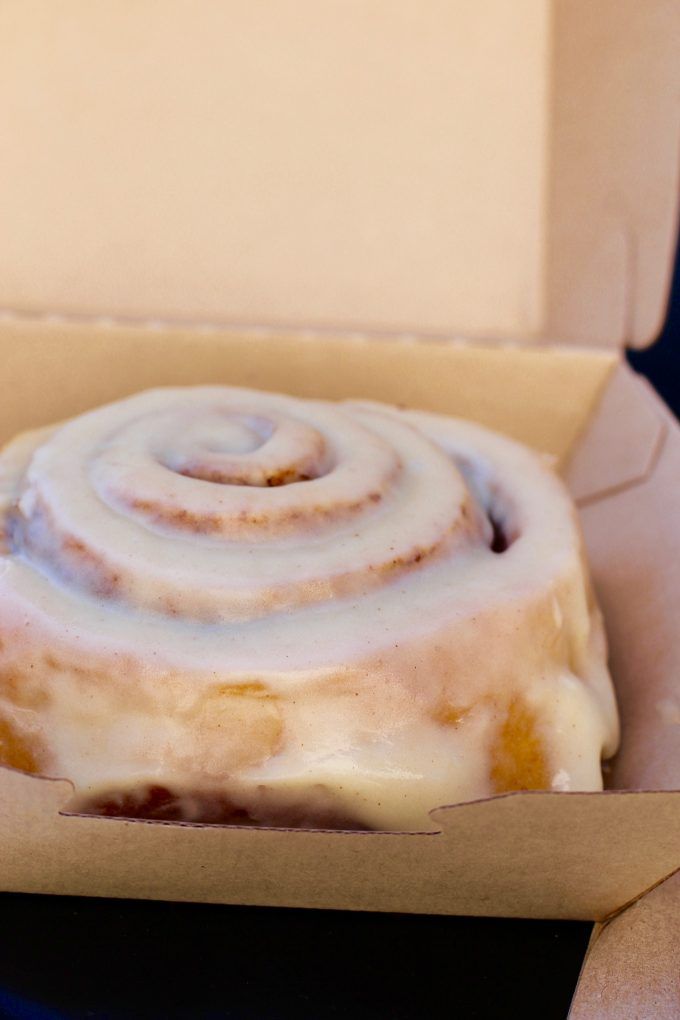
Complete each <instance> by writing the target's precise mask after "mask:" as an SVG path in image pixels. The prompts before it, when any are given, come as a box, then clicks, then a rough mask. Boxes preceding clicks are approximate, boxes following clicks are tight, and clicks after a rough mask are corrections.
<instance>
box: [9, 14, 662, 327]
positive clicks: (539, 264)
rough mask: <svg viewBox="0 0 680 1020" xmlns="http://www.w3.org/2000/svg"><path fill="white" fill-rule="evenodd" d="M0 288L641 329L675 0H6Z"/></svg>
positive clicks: (386, 323) (650, 314)
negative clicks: (111, 0) (120, 0)
mask: <svg viewBox="0 0 680 1020" xmlns="http://www.w3.org/2000/svg"><path fill="white" fill-rule="evenodd" d="M0 39H2V44H3V45H2V49H3V57H2V61H1V62H0V166H2V173H1V174H0V214H1V216H2V223H3V227H2V232H1V234H0V308H4V309H5V310H6V312H7V314H11V315H13V314H29V315H31V316H35V315H42V314H50V313H60V314H64V315H68V316H98V315H107V316H113V317H116V318H125V317H132V318H135V319H148V318H160V319H163V320H166V321H168V320H184V321H187V320H190V321H198V322H235V323H264V324H285V325H288V326H293V327H299V326H301V325H306V326H311V327H315V328H321V329H329V328H342V329H359V330H367V331H382V330H391V331H397V332H399V331H408V332H411V331H413V332H417V333H418V334H421V333H432V334H439V335H451V334H461V335H465V336H468V337H486V338H493V339H502V338H517V339H521V340H522V341H523V342H524V341H536V342H540V341H541V340H544V339H546V338H552V339H560V340H564V341H566V342H576V343H588V344H596V345H611V344H623V343H635V344H637V343H641V342H644V341H647V340H649V339H651V338H652V337H653V336H654V335H655V333H656V331H657V330H658V327H659V324H660V322H661V318H662V315H663V308H664V303H665V295H666V290H667V286H668V278H669V271H670V264H671V257H672V248H673V235H674V216H675V207H676V202H677V183H678V145H677V142H678V135H679V118H680V105H679V104H678V103H677V92H678V84H679V83H680V3H678V0H646V2H645V3H644V4H640V3H639V2H637V0H600V2H599V3H597V4H592V3H591V2H590V0H549V2H548V0H514V2H513V3H512V4H508V3H507V2H506V0H455V2H453V3H451V2H449V3H444V2H443V0H431V2H428V3H427V4H425V5H423V4H422V3H419V2H417V0H371V2H370V3H368V4H366V3H360V2H358V0H350V2H347V0H324V2H323V3H318V2H317V0H276V2H273V0H252V2H249V3H243V2H241V0H227V2H225V0H219V2H217V0H205V2H204V3H202V4H201V6H200V12H197V11H196V9H195V8H194V7H192V6H191V5H187V4H186V3H184V2H182V0H166V3H164V4H163V6H162V10H161V8H160V7H159V6H158V4H157V3H156V2H155V0H138V2H137V3H136V4H117V5H101V4H91V3H88V2H87V0H63V2H61V3H59V4H53V3H50V2H49V0H34V2H31V3H25V2H24V0H7V2H6V3H4V4H2V7H1V8H0Z"/></svg>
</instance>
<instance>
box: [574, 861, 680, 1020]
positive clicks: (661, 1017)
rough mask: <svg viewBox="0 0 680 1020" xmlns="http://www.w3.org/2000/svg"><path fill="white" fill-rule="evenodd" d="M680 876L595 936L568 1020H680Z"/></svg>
mask: <svg viewBox="0 0 680 1020" xmlns="http://www.w3.org/2000/svg"><path fill="white" fill-rule="evenodd" d="M679 918H680V874H678V875H675V876H674V877H673V878H669V879H668V880H667V881H666V882H664V883H663V884H662V885H659V886H657V888H656V889H654V890H652V892H650V893H647V895H646V896H644V897H643V898H642V899H641V900H638V901H637V902H636V903H634V904H633V905H632V906H631V907H629V908H628V909H627V910H625V911H624V912H623V913H621V914H619V915H618V916H617V917H615V918H614V919H613V920H611V921H610V922H609V923H608V924H606V925H604V926H603V927H601V928H600V929H599V930H598V931H596V932H595V936H596V937H595V938H594V939H593V940H592V942H591V945H590V947H589V951H588V955H587V957H586V960H585V963H584V966H583V970H582V971H581V977H580V979H579V983H578V986H577V989H576V992H575V995H574V1000H573V1002H572V1006H571V1010H570V1013H569V1020H620V1018H621V1017H631V1018H632V1017H640V1018H643V1017H649V1018H650V1020H651V1018H652V1017H653V1018H654V1020H677V1017H678V1016H680V967H679V966H678V961H680V923H679V920H678V919H679Z"/></svg>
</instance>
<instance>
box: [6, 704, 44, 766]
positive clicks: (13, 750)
mask: <svg viewBox="0 0 680 1020" xmlns="http://www.w3.org/2000/svg"><path fill="white" fill-rule="evenodd" d="M40 757H41V755H40V750H39V748H38V746H37V741H36V740H35V739H31V738H30V737H28V736H26V735H22V734H20V733H19V731H18V730H17V728H16V726H15V725H14V724H13V723H12V722H10V720H9V719H6V718H4V717H3V716H0V765H9V766H10V767H11V768H13V769H21V771H22V772H39V771H40Z"/></svg>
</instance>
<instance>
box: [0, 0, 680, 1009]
mask: <svg viewBox="0 0 680 1020" xmlns="http://www.w3.org/2000/svg"><path fill="white" fill-rule="evenodd" d="M0 46H1V47H2V59H1V60H0V216H1V217H2V231H0V319H1V320H4V321H2V322H1V323H0V366H1V367H0V377H1V378H2V383H3V401H2V404H1V405H0V441H2V440H4V439H6V438H8V437H9V436H10V435H11V434H12V433H13V432H16V431H18V430H19V429H21V428H25V427H28V426H30V425H38V424H42V423H46V422H49V421H54V420H58V419H59V418H62V417H65V416H67V415H70V414H74V413H77V412H79V411H81V410H84V409H85V408H87V407H91V406H94V405H96V404H98V403H101V402H102V401H105V400H109V399H113V398H114V397H116V396H119V395H123V394H125V393H129V392H132V391H134V390H136V389H140V388H143V387H145V386H149V385H153V384H158V383H177V382H186V383H189V382H216V381H224V382H230V383H234V384H238V383H241V384H245V385H251V386H260V387H262V388H269V389H277V388H278V389H283V390H287V391H289V392H293V393H299V394H301V395H312V394H313V395H321V396H329V397H344V396H350V395H351V396H364V397H373V398H376V399H383V400H395V401H398V402H403V403H407V404H411V405H413V406H419V407H424V408H430V409H432V410H437V411H444V412H447V411H448V412H450V413H456V414H461V415H464V416H467V417H470V418H473V419H475V420H477V421H480V422H483V423H484V424H487V425H490V426H492V427H494V428H499V429H501V430H504V431H506V432H508V433H509V434H510V435H513V436H515V437H516V438H518V439H521V440H523V441H525V442H528V443H530V444H533V445H534V446H536V447H537V448H539V449H542V450H545V451H547V452H549V453H551V454H552V455H554V456H555V458H556V460H557V462H558V464H559V466H560V467H561V469H562V470H563V471H564V472H565V477H566V478H567V481H568V484H569V485H570V487H571V490H572V492H573V494H574V496H575V498H576V499H577V501H578V503H579V505H580V508H581V514H582V521H583V526H584V530H585V536H586V542H587V545H588V550H589V553H590V558H591V563H592V567H593V573H594V578H595V583H596V587H597V589H598V592H599V595H600V598H601V600H602V603H603V607H604V610H605V615H606V619H607V627H608V632H609V637H610V644H611V652H612V667H613V671H614V675H615V680H616V685H617V691H618V696H619V702H620V706H621V713H622V718H623V742H622V748H621V752H620V754H619V755H618V757H617V758H616V760H615V761H614V763H613V765H612V767H611V770H610V771H609V773H608V776H607V785H608V790H607V791H606V792H605V793H603V794H588V795H587V794H560V793H557V794H542V793H541V794H537V793H534V794H513V795H509V796H505V797H500V798H494V799H491V800H487V801H482V802H478V803H472V804H464V805H457V806H454V807H448V808H440V809H438V810H435V811H433V813H432V832H428V833H420V834H389V833H357V834H345V833H323V832H299V831H294V832H287V831H282V830H279V831H276V830H269V831H252V830H247V829H236V828H232V829H229V828H219V827H210V826H208V827H202V826H188V825H175V824H169V823H146V822H125V821H119V820H114V819H93V818H83V817H78V816H72V815H69V814H68V799H69V795H70V785H69V784H68V783H65V782H63V781H56V780H48V781H46V780H40V779H36V778H33V777H28V776H24V775H21V774H19V773H16V772H12V771H10V770H6V769H5V770H0V888H3V889H17V890H18V889H24V890H33V891H41V892H63V893H76V894H85V895H109V896H139V897H163V898H167V899H198V900H208V901H217V902H242V903H267V904H289V905H305V906H317V907H322V906H332V907H349V908H352V909H380V910H390V909H391V910H409V911H432V912H455V913H468V914H482V915H483V914H506V915H510V916H524V917H574V918H577V917H578V918H593V919H600V920H604V919H606V918H608V917H613V919H612V920H610V921H608V923H606V924H604V925H603V926H600V927H598V928H597V929H596V933H595V935H596V937H595V938H594V939H593V943H592V946H591V951H590V953H589V956H588V960H587V961H586V965H585V967H584V971H583V974H582V977H581V982H580V985H579V990H578V993H577V996H576V1000H575V1003H574V1009H573V1012H572V1017H574V1018H576V1020H580V1018H581V1017H586V1016H587V1017H594V1018H603V1020H604V1018H609V1017H614V1016H617V1017H623V1016H630V1017H633V1016H634V1017H647V1016H649V1017H652V1016H654V1017H660V1018H665V1017H666V1016H668V1017H670V1016H676V1015H677V1014H678V1009H679V1007H678V992H677V984H674V983H673V982H674V981H675V980H676V978H677V958H678V952H679V951H680V950H679V948H678V926H677V913H678V906H679V903H680V901H679V900H678V888H679V887H678V879H677V878H674V879H671V880H669V881H667V882H665V883H663V884H662V885H657V884H658V883H659V882H660V881H661V880H662V879H664V878H665V877H666V876H667V875H669V874H670V873H671V872H673V871H674V870H675V869H676V868H678V867H679V866H680V831H679V830H680V740H678V734H679V732H680V731H679V730H678V726H679V725H680V693H679V692H678V685H677V677H678V675H680V647H679V646H678V641H677V634H676V625H675V607H676V606H677V604H678V600H679V598H680V569H679V567H678V564H679V563H680V532H679V531H678V521H680V513H679V512H678V511H679V510H680V506H679V505H678V504H679V503H680V497H679V496H678V488H677V478H678V476H679V471H680V430H679V429H678V427H677V425H676V423H675V422H674V421H673V420H672V419H671V417H670V415H668V413H667V412H666V410H665V409H664V408H663V405H661V404H660V402H659V401H658V399H657V398H656V397H655V396H654V395H653V393H652V392H651V391H650V390H649V388H648V387H646V386H645V384H644V383H643V382H641V381H640V380H639V379H637V378H635V377H634V376H633V374H632V373H631V372H630V371H629V370H628V369H627V368H626V367H625V366H624V365H623V364H621V361H620V354H619V352H620V349H621V348H622V347H623V345H624V344H628V345H640V344H643V343H645V342H648V341H649V340H651V339H653V338H654V336H655V334H656V332H657V330H658V328H659V324H660V322H661V321H662V318H663V310H664V305H665V298H666V294H667V290H668V285H669V279H670V271H671V262H672V251H673V245H674V237H675V221H676V213H677V203H678V186H677V185H678V145H677V140H678V135H679V134H680V104H678V102H677V96H678V89H679V87H680V57H679V53H678V50H679V48H680V3H679V2H678V0H645V3H644V4H641V3H639V2H638V0H598V2H597V3H592V0H513V3H508V2H506V0H456V2H455V3H445V2H444V0H428V3H426V4H422V3H419V2H416V0H371V2H370V3H364V2H359V0H324V2H323V3H318V2H314V0H277V2H273V0H252V2H248V3H242V2H240V0H228V2H218V0H205V2H204V3H202V4H201V5H200V11H199V12H197V9H196V7H195V5H189V4H187V3H185V2H183V0H166V2H165V3H164V4H163V5H162V10H161V6H160V5H159V4H158V3H157V2H155V0H139V2H138V3H136V4H134V5H129V4H120V5H109V6H106V5H92V4H88V3H87V2H86V0H60V2H59V3H51V2H46V0H6V2H5V3H3V4H2V5H1V6H0ZM126 320H127V321H130V320H139V325H138V327H133V326H127V327H126V326H124V325H123V323H124V322H125V321H126ZM182 322H184V323H185V325H184V326H182V325H181V323H182ZM220 323H222V324H225V323H231V324H239V328H232V329H231V330H229V331H224V330H220V328H218V327H219V324H220ZM192 324H193V325H192ZM350 331H351V332H353V333H354V334H360V335H348V334H349V332H350ZM390 333H392V334H397V335H398V336H397V338H396V339H394V340H392V341H390V340H385V339H383V338H380V334H390ZM428 334H429V335H435V336H438V337H443V338H450V337H451V336H453V335H460V336H462V337H465V340H466V342H467V341H473V344H472V345H467V344H466V343H461V344H457V343H453V342H451V341H449V342H447V343H436V342H423V338H424V337H425V336H427V335H428ZM371 338H372V339H371ZM508 340H513V341H519V342H520V343H521V346H514V345H507V344H505V342H506V341H508ZM488 341H501V344H500V345H497V346H496V347H492V346H487V342H488ZM555 342H561V343H568V344H572V345H576V346H575V347H573V348H571V349H569V348H566V347H562V348H558V347H555V346H552V345H554V343H555ZM541 343H542V344H546V343H548V344H550V345H551V346H548V347H545V348H541V349H538V350H536V349H531V347H532V346H535V345H536V344H541ZM586 346H587V347H589V348H590V350H577V349H576V347H586ZM607 348H609V353H607V352H606V349H607ZM617 349H618V350H617ZM639 791H656V792H639ZM653 887H656V888H653ZM650 888H653V891H652V892H650V893H649V894H648V895H647V896H644V897H643V898H642V899H639V897H640V896H642V894H643V893H644V892H645V891H646V890H649V889H650ZM631 901H636V902H634V905H633V906H630V907H628V908H627V909H623V910H622V908H624V907H625V906H626V904H628V903H630V902H631Z"/></svg>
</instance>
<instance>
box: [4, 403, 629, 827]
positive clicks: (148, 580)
mask: <svg viewBox="0 0 680 1020" xmlns="http://www.w3.org/2000/svg"><path fill="white" fill-rule="evenodd" d="M617 740H618V725H617V713H616V706H615V701H614V695H613V691H612V685H611V681H610V677H609V674H608V671H607V666H606V647H605V637H604V631H603V626H602V620H601V617H600V613H599V610H598V608H597V605H596V602H595V600H594V597H593V592H592V589H591V586H590V583H589V580H588V575H587V568H586V564H585V561H584V554H583V545H582V541H581V537H580V533H579V528H578V524H577V521H576V515H575V511H574V508H573V506H572V504H571V502H570V499H569V497H568V495H567V494H566V491H565V490H564V488H563V486H562V484H561V483H560V481H559V480H558V479H557V477H556V476H555V475H554V474H553V471H552V469H551V467H550V466H549V465H548V464H547V463H546V462H545V461H544V459H543V458H541V457H540V456H539V455H537V454H535V453H533V452H530V451H529V450H528V449H526V448H524V447H522V446H520V445H518V444H517V443H515V442H513V441H511V440H509V439H506V438H504V437H502V436H499V435H496V434H494V433H491V432H489V431H488V430H486V429H484V428H482V427H480V426H477V425H473V424H470V423H468V422H465V421H460V420H457V419H453V418H448V417H444V416H438V415H433V414H427V413H421V412H416V411H406V410H399V409H397V408H395V407H390V406H387V405H380V404H371V403H362V402H351V401H350V402H346V403H338V404H334V403H330V402H326V401H321V400H301V399H296V398H293V397H288V396H283V395H276V394H270V393H263V392H258V391H249V390H243V389H235V388H228V387H188V388H176V389H157V390H152V391H148V392H145V393H140V394H138V395H135V396H132V397H129V398H127V399H124V400H120V401H118V402H116V403H113V404H110V405H107V406H105V407H101V408H98V409H96V410H94V411H91V412H89V413H87V414H83V415H81V416H79V417H77V418H74V419H72V420H70V421H68V422H66V423H65V424H61V425H59V426H56V427H54V428H48V429H43V430H40V431H37V432H33V433H26V434H23V435H21V436H19V437H18V438H17V439H15V440H14V441H13V442H11V443H10V444H9V445H8V446H7V447H6V448H5V449H4V451H3V452H2V454H1V455H0V761H2V762H3V763H4V764H6V765H9V766H12V767H15V768H18V769H24V770H26V771H29V772H35V773H39V774H43V775H51V776H62V777H66V778H69V779H70V780H71V781H72V783H73V784H74V788H75V800H74V810H81V811H89V812H100V813H107V814H115V815H127V816H142V817H152V818H176V819H181V820H184V821H204V822H228V823H238V824H265V825H283V826H300V825H302V826H321V827H335V828H338V827H339V828H371V829H391V830H393V829H397V830H400V829H407V830H408V829H422V828H428V827H430V823H429V819H428V812H429V811H430V810H431V809H432V808H434V807H437V806H440V805H443V804H448V803H455V802H459V801H463V800H468V799H473V798H481V797H487V796H490V795H492V794H497V793H503V792H506V791H512V790H523V789H553V790H595V789H600V788H601V786H602V773H601V759H602V757H603V756H604V757H607V756H609V755H611V754H612V753H613V752H614V751H615V749H616V745H617Z"/></svg>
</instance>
